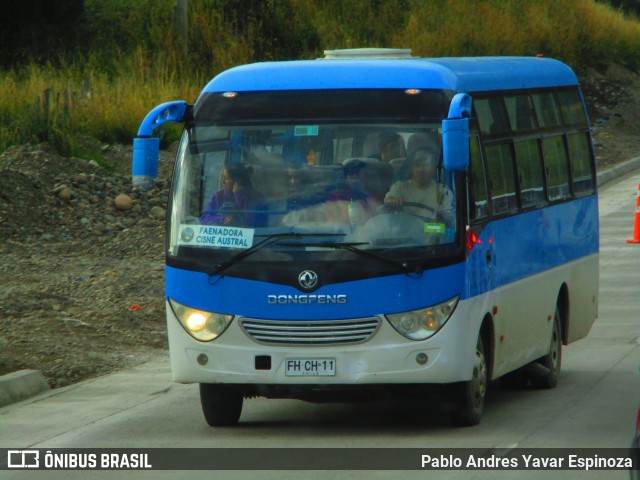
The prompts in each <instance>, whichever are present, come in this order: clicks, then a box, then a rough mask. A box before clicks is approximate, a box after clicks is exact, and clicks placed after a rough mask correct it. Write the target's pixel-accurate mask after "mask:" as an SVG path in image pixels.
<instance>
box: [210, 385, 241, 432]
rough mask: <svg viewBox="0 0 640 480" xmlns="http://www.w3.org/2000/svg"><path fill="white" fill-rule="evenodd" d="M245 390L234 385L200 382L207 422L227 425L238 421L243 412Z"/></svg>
mask: <svg viewBox="0 0 640 480" xmlns="http://www.w3.org/2000/svg"><path fill="white" fill-rule="evenodd" d="M243 396H244V395H243V392H242V390H241V389H240V388H238V387H236V386H234V385H217V384H211V383H201V384H200V403H201V404H202V413H203V414H204V418H205V420H206V421H207V423H208V424H209V425H210V426H212V427H225V426H231V425H235V424H236V423H238V420H239V419H240V413H241V412H242V402H243Z"/></svg>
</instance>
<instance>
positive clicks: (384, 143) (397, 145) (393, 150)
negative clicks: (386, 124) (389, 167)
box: [378, 132, 407, 162]
mask: <svg viewBox="0 0 640 480" xmlns="http://www.w3.org/2000/svg"><path fill="white" fill-rule="evenodd" d="M378 146H379V148H380V157H379V159H380V161H382V162H390V161H391V160H393V159H395V158H404V157H406V156H407V150H406V148H405V145H404V139H403V138H402V135H400V134H399V133H395V132H386V133H381V134H380V137H379V140H378Z"/></svg>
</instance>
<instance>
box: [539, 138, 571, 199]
mask: <svg viewBox="0 0 640 480" xmlns="http://www.w3.org/2000/svg"><path fill="white" fill-rule="evenodd" d="M542 151H543V152H544V163H545V167H546V173H547V192H548V195H549V200H550V201H554V200H562V199H565V198H568V197H570V196H571V190H570V189H569V162H568V159H567V152H566V150H565V148H564V136H563V135H557V136H555V137H551V138H545V139H544V140H542Z"/></svg>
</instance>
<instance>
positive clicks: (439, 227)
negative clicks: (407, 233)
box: [424, 223, 445, 233]
mask: <svg viewBox="0 0 640 480" xmlns="http://www.w3.org/2000/svg"><path fill="white" fill-rule="evenodd" d="M444 232H445V226H444V223H425V224H424V233H444Z"/></svg>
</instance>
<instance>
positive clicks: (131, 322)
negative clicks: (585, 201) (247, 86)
mask: <svg viewBox="0 0 640 480" xmlns="http://www.w3.org/2000/svg"><path fill="white" fill-rule="evenodd" d="M578 74H579V77H580V78H581V79H582V81H583V89H584V93H585V97H586V100H587V104H588V108H589V114H590V118H591V119H592V123H593V131H594V137H595V143H596V150H597V164H598V168H599V169H605V168H608V167H610V166H612V165H614V164H616V163H619V162H622V161H625V160H628V159H630V158H633V157H636V156H640V153H639V152H640V148H639V147H640V135H639V134H638V133H639V132H638V128H639V127H638V125H640V122H639V120H640V77H639V76H638V75H637V74H634V73H632V72H629V71H627V70H625V69H624V68H622V67H618V66H612V67H610V68H609V69H608V70H607V71H606V72H604V73H598V72H595V71H586V72H582V73H580V72H579V73H578ZM86 142H88V143H89V144H91V145H92V146H93V147H94V148H100V149H101V150H102V153H103V155H104V157H105V159H106V163H107V166H108V168H103V167H101V166H98V165H97V164H95V163H94V162H88V161H86V160H83V159H79V158H62V157H60V156H58V155H56V154H55V153H53V152H52V151H51V149H50V148H49V147H48V145H46V144H29V145H21V146H13V147H10V148H9V149H7V150H6V151H5V152H3V153H2V154H1V155H0V258H1V259H2V260H1V261H0V305H2V307H1V308H0V375H2V374H5V373H9V372H12V371H15V370H20V369H25V368H29V369H38V370H41V371H42V372H43V374H44V375H45V378H46V379H47V381H48V382H49V383H50V385H51V386H52V387H59V386H64V385H68V384H70V383H74V382H77V381H80V380H83V379H87V378H91V377H95V376H98V375H102V374H106V373H110V372H112V371H114V370H117V369H120V368H124V367H127V366H131V365H134V364H138V363H141V362H143V361H145V360H146V359H149V358H151V357H152V356H153V355H155V354H157V353H159V352H161V351H164V350H166V349H167V338H166V328H165V317H164V301H163V292H164V286H163V269H164V218H165V211H166V206H167V191H168V185H169V177H170V174H171V170H172V166H173V155H174V153H173V152H172V151H167V152H162V156H161V157H162V158H161V163H160V175H159V182H158V185H157V188H155V189H154V190H152V191H150V192H146V193H145V194H140V193H134V192H132V190H131V182H130V162H131V148H130V147H128V146H120V145H100V144H99V143H97V142H96V141H95V140H91V139H86ZM122 195H126V196H127V197H128V198H127V197H123V196H122ZM116 199H118V202H116ZM116 203H118V205H119V206H120V208H118V207H117V206H116ZM630 222H631V218H630ZM631 227H632V225H631V223H630V227H629V228H630V229H631Z"/></svg>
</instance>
